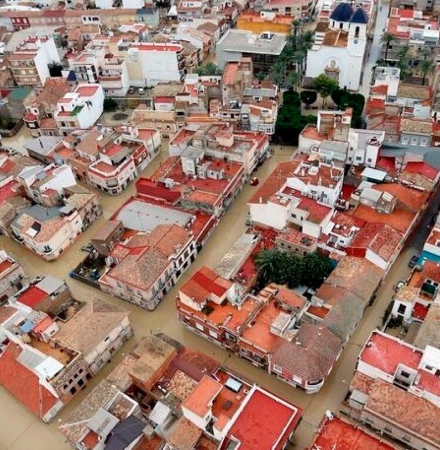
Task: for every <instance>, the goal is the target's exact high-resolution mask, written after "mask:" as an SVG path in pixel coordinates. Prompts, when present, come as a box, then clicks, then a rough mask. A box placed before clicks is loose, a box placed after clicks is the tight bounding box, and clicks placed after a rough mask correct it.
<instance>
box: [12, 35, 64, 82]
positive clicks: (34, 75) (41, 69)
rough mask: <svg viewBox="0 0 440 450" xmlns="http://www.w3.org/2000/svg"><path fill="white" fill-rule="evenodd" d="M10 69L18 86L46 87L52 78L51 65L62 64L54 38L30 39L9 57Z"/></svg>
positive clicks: (22, 43)
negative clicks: (47, 81) (48, 80)
mask: <svg viewBox="0 0 440 450" xmlns="http://www.w3.org/2000/svg"><path fill="white" fill-rule="evenodd" d="M8 62H9V67H10V69H11V71H12V75H13V77H14V80H15V82H16V84H17V85H18V86H28V87H38V86H44V84H45V82H46V80H47V79H48V78H49V77H50V74H49V67H48V65H49V64H52V63H57V64H61V60H60V57H59V55H58V49H57V48H56V45H55V42H54V40H53V38H52V37H49V36H47V37H38V38H33V37H29V38H27V39H26V40H25V41H23V42H21V43H20V45H18V47H17V48H16V49H15V51H14V52H13V53H12V54H11V55H10V56H9V57H8Z"/></svg>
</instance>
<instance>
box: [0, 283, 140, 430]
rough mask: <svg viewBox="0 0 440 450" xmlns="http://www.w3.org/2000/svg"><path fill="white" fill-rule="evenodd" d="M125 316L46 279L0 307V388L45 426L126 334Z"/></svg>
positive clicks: (128, 334)
mask: <svg viewBox="0 0 440 450" xmlns="http://www.w3.org/2000/svg"><path fill="white" fill-rule="evenodd" d="M127 317H128V315H127V313H126V312H125V311H124V310H122V309H121V308H117V307H115V306H112V305H110V304H107V303H105V302H104V301H102V300H96V299H94V300H91V301H90V302H87V303H82V302H78V301H77V300H75V299H73V298H72V297H71V294H70V291H69V290H68V288H67V286H66V284H65V283H64V282H63V281H62V280H58V279H56V278H54V277H51V276H47V277H44V278H38V279H36V280H33V281H32V282H31V284H30V285H29V286H28V287H27V288H25V289H22V290H21V291H19V292H18V293H16V294H15V295H14V296H13V297H11V298H10V299H9V302H8V304H7V305H5V306H2V307H1V308H0V343H1V344H0V369H1V370H0V384H1V385H2V386H3V387H4V388H5V389H6V391H8V392H9V393H11V394H12V395H13V396H15V397H16V398H17V399H18V400H19V401H20V402H21V403H22V404H23V405H24V406H25V407H27V408H28V409H29V411H30V412H32V413H33V414H35V415H36V416H37V417H38V418H39V419H41V420H43V421H44V422H50V421H51V420H53V418H54V417H55V416H56V414H57V413H58V412H59V411H60V409H61V408H63V406H65V405H66V404H67V403H68V402H69V401H70V400H71V399H72V398H73V396H74V395H75V394H76V393H77V392H79V391H80V390H81V389H83V388H84V387H85V386H86V384H87V383H88V381H89V380H90V379H91V378H92V377H93V376H94V375H95V374H96V373H97V372H98V371H99V370H100V369H101V368H102V367H103V366H104V365H105V364H106V363H107V362H108V361H109V360H110V358H111V355H112V354H113V353H114V352H116V351H117V350H118V349H119V348H120V347H121V346H122V344H123V343H124V342H126V340H128V339H129V337H131V335H132V331H131V328H130V325H129V322H128V318H127Z"/></svg>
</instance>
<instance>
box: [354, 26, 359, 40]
mask: <svg viewBox="0 0 440 450" xmlns="http://www.w3.org/2000/svg"><path fill="white" fill-rule="evenodd" d="M359 30H360V28H359V27H356V28H355V31H354V37H355V38H358V37H359Z"/></svg>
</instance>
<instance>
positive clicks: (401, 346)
mask: <svg viewBox="0 0 440 450" xmlns="http://www.w3.org/2000/svg"><path fill="white" fill-rule="evenodd" d="M421 359H422V352H421V351H420V350H417V349H416V348H415V347H413V346H410V345H408V344H405V343H404V342H403V341H400V340H398V339H395V338H393V337H391V336H387V335H384V334H382V333H377V332H373V333H372V335H371V337H370V339H369V341H368V343H367V345H366V346H365V348H364V349H363V350H362V352H361V354H360V355H359V360H360V361H362V362H364V363H365V364H369V365H370V366H372V367H375V368H377V369H379V370H381V371H382V372H385V373H387V374H389V375H392V376H394V374H395V372H396V369H397V367H398V366H399V364H401V363H402V364H405V365H406V366H408V367H411V368H413V369H414V370H417V368H418V367H419V364H420V361H421Z"/></svg>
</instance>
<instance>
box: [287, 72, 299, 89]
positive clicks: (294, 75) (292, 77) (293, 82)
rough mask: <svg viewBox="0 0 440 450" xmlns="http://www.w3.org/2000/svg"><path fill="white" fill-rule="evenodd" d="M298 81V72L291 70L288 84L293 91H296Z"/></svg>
mask: <svg viewBox="0 0 440 450" xmlns="http://www.w3.org/2000/svg"><path fill="white" fill-rule="evenodd" d="M299 81H300V76H299V73H298V72H292V73H291V74H290V76H289V84H290V85H291V87H292V89H293V90H294V91H296V89H297V88H298V84H299Z"/></svg>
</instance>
